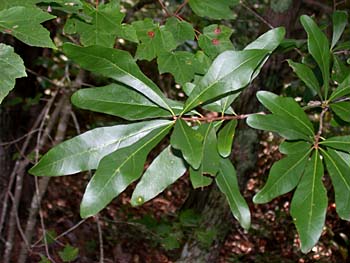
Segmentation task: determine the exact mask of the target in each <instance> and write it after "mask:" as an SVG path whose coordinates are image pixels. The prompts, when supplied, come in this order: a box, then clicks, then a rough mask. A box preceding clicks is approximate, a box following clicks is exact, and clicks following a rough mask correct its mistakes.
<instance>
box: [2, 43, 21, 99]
mask: <svg viewBox="0 0 350 263" xmlns="http://www.w3.org/2000/svg"><path fill="white" fill-rule="evenodd" d="M0 68H1V71H0V103H1V102H2V100H3V99H4V98H5V97H6V96H7V94H8V93H9V92H10V90H12V89H13V88H14V87H15V81H16V79H17V78H22V77H26V76H27V74H26V70H25V67H24V64H23V60H22V59H21V57H20V56H18V55H17V54H16V53H15V52H14V51H13V48H12V47H11V46H7V45H5V44H2V43H0Z"/></svg>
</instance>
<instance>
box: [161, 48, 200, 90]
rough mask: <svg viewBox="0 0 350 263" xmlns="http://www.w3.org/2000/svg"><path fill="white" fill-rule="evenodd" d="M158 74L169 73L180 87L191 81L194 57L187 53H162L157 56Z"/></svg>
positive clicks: (193, 72) (193, 70)
mask: <svg viewBox="0 0 350 263" xmlns="http://www.w3.org/2000/svg"><path fill="white" fill-rule="evenodd" d="M157 62H158V69H159V73H160V74H163V73H167V72H168V73H171V74H172V75H173V76H174V78H175V81H176V82H177V83H179V84H181V85H184V84H185V83H186V82H189V81H191V80H192V79H193V77H194V74H195V67H194V65H193V64H194V63H195V56H194V55H193V54H192V53H190V52H188V51H175V52H167V53H166V52H164V53H161V54H160V55H159V56H158V59H157Z"/></svg>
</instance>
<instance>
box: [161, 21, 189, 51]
mask: <svg viewBox="0 0 350 263" xmlns="http://www.w3.org/2000/svg"><path fill="white" fill-rule="evenodd" d="M165 29H166V30H167V31H169V32H171V33H172V34H173V37H174V39H175V41H176V43H177V45H180V44H182V43H184V42H185V41H187V40H193V39H194V36H195V34H194V29H193V26H192V25H191V24H190V23H188V22H186V21H180V20H179V19H177V18H175V17H170V18H168V19H167V21H166V24H165Z"/></svg>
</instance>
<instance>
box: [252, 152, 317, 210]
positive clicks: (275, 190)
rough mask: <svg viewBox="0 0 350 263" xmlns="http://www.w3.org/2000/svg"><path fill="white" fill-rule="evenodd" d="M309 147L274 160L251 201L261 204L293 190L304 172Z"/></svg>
mask: <svg viewBox="0 0 350 263" xmlns="http://www.w3.org/2000/svg"><path fill="white" fill-rule="evenodd" d="M310 152H311V149H310V147H309V149H307V150H306V151H303V152H299V153H295V154H291V155H288V156H287V157H285V158H283V159H282V160H279V161H278V162H275V163H274V164H273V165H272V167H271V170H270V173H269V177H268V180H267V182H266V184H265V185H264V187H263V188H262V189H261V190H260V191H259V192H258V193H257V194H256V195H255V196H254V198H253V202H254V203H256V204H263V203H267V202H270V201H271V200H272V199H274V198H276V197H277V196H280V195H283V194H285V193H288V192H290V191H291V190H293V189H294V188H295V187H296V186H297V184H298V183H299V180H300V178H301V176H302V174H303V172H304V169H305V165H306V163H307V160H308V158H309V155H310Z"/></svg>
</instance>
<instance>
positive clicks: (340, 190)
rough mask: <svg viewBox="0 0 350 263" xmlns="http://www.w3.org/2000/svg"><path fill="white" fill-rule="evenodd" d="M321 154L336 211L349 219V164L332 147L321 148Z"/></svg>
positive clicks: (345, 218)
mask: <svg viewBox="0 0 350 263" xmlns="http://www.w3.org/2000/svg"><path fill="white" fill-rule="evenodd" d="M322 155H323V156H324V158H325V160H326V165H327V170H328V172H329V175H330V176H331V179H332V184H333V187H334V192H335V203H336V209H337V213H338V215H339V216H340V217H341V218H342V219H344V220H348V221H350V176H349V169H350V164H349V163H346V162H345V161H344V160H343V159H342V157H341V156H340V155H339V152H337V151H334V150H332V149H327V151H323V150H322ZM348 156H349V155H348ZM349 157H350V156H349Z"/></svg>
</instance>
